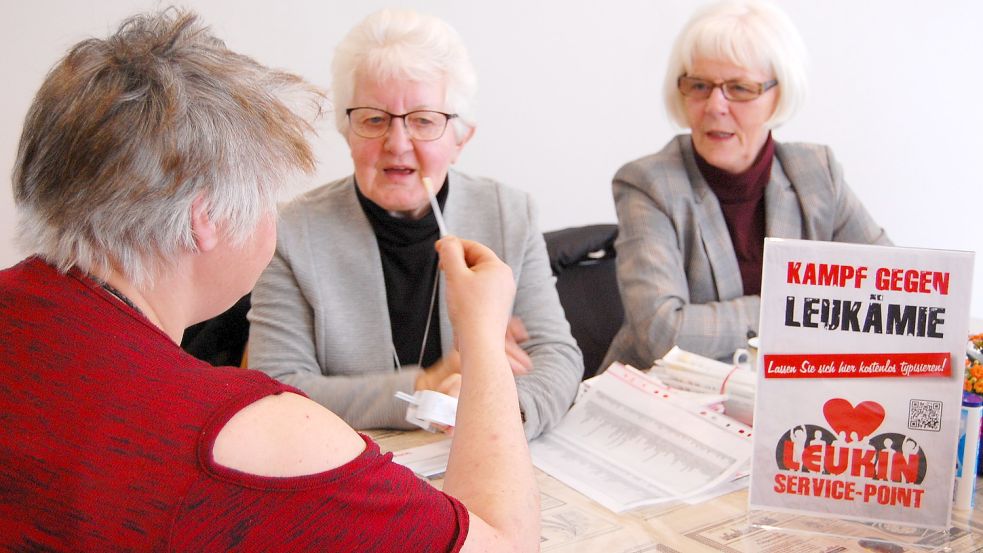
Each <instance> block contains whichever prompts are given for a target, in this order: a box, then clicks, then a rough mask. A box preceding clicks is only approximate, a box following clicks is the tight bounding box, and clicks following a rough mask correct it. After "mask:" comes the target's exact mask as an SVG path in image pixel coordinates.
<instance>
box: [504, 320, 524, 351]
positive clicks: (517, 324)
mask: <svg viewBox="0 0 983 553" xmlns="http://www.w3.org/2000/svg"><path fill="white" fill-rule="evenodd" d="M506 331H507V332H508V334H509V336H511V337H512V339H513V340H515V341H516V343H518V344H521V343H522V342H525V341H526V340H528V339H529V332H528V331H527V330H526V325H525V324H524V323H523V322H522V319H520V318H519V317H516V316H515V315H513V316H512V318H511V319H509V326H508V328H507V329H506Z"/></svg>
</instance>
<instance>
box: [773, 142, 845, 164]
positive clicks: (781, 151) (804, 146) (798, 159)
mask: <svg viewBox="0 0 983 553" xmlns="http://www.w3.org/2000/svg"><path fill="white" fill-rule="evenodd" d="M775 155H776V156H777V157H778V160H779V161H780V162H781V163H782V165H783V166H784V165H787V164H789V163H795V164H802V165H808V164H819V165H824V166H829V165H830V164H831V163H832V162H833V160H834V159H835V158H834V157H833V150H832V148H830V147H829V146H827V145H825V144H816V143H813V142H778V141H776V142H775Z"/></svg>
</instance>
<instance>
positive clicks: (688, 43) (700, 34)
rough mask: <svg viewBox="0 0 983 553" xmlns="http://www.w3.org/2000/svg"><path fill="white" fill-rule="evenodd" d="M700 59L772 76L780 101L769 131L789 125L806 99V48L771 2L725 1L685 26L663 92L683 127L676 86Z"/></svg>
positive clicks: (680, 97) (671, 112)
mask: <svg viewBox="0 0 983 553" xmlns="http://www.w3.org/2000/svg"><path fill="white" fill-rule="evenodd" d="M696 58H708V59H713V60H722V61H727V62H729V63H733V64H734V65H737V66H740V67H744V68H748V69H759V70H762V71H765V72H767V73H771V74H773V75H774V77H775V79H776V80H777V81H778V92H779V98H778V104H777V105H776V106H775V111H774V113H772V115H771V117H770V118H769V119H768V121H766V122H765V126H766V127H767V128H770V129H771V128H775V127H778V126H779V125H781V124H782V123H784V122H785V121H788V120H789V118H791V117H792V115H794V114H795V112H796V111H798V109H799V107H800V106H801V105H802V103H803V101H804V100H805V95H806V88H807V84H806V72H805V63H806V53H805V45H804V44H803V43H802V38H801V37H800V36H799V33H798V31H797V30H796V28H795V25H793V24H792V21H791V20H790V19H789V18H788V16H787V15H786V14H785V13H784V12H783V11H781V10H780V9H778V8H777V7H776V6H774V5H772V4H768V3H765V2H760V1H756V0H726V1H724V2H719V3H716V4H712V5H710V6H708V7H706V8H704V9H702V10H700V11H698V12H697V13H696V14H694V15H693V17H692V18H691V19H690V20H689V22H688V23H687V24H686V26H685V27H684V28H683V30H682V32H681V33H680V34H679V36H678V37H677V38H676V42H675V44H674V45H673V48H672V53H671V54H670V56H669V64H668V68H667V69H666V78H665V83H664V84H663V87H664V88H663V94H664V99H665V104H666V111H667V112H668V113H669V117H670V118H671V119H672V120H673V121H675V122H676V124H678V125H679V126H680V127H684V128H685V127H688V126H689V123H687V121H686V110H685V107H684V105H683V95H682V94H680V92H679V89H678V88H677V86H676V82H677V80H678V79H679V77H681V76H683V75H686V74H687V73H688V72H689V71H690V69H691V68H692V67H693V62H694V60H695V59H696Z"/></svg>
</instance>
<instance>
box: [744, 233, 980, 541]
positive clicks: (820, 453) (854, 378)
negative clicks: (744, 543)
mask: <svg viewBox="0 0 983 553" xmlns="http://www.w3.org/2000/svg"><path fill="white" fill-rule="evenodd" d="M972 270H973V254H972V253H969V252H955V251H942V250H924V249H913V248H892V247H881V246H865V245H855V244H841V243H830V242H817V241H802V240H783V239H771V238H769V239H767V240H766V241H765V256H764V266H763V274H762V286H761V289H762V293H761V318H760V323H759V328H760V349H759V358H758V363H757V367H758V382H757V397H756V400H755V415H754V436H753V440H754V457H753V462H752V469H751V484H750V486H751V488H750V506H751V508H752V509H767V510H777V511H794V512H804V513H808V514H810V515H815V516H827V517H835V518H842V519H851V520H864V521H878V522H890V523H897V524H905V525H911V526H920V527H929V528H943V527H947V526H948V525H949V522H950V514H951V506H952V492H953V478H954V469H955V459H956V442H957V439H958V432H959V412H960V406H961V397H962V378H963V369H964V358H965V351H966V337H967V326H968V321H969V311H968V309H969V301H970V290H971V283H972Z"/></svg>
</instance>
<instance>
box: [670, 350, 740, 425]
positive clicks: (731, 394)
mask: <svg viewBox="0 0 983 553" xmlns="http://www.w3.org/2000/svg"><path fill="white" fill-rule="evenodd" d="M652 374H653V375H655V376H658V377H659V379H660V380H662V381H663V382H665V383H666V384H668V385H669V386H671V387H672V388H676V389H679V390H688V391H691V392H703V393H713V394H723V395H725V396H726V399H725V400H724V412H725V413H727V415H729V416H731V417H733V418H735V419H737V420H739V421H741V422H743V423H744V424H751V423H752V421H753V418H754V389H755V380H756V379H757V376H756V375H755V373H753V372H751V371H749V370H747V369H744V368H740V367H735V366H734V365H728V364H727V363H721V362H720V361H717V360H714V359H709V358H707V357H703V356H701V355H697V354H695V353H691V352H688V351H685V350H682V349H679V348H678V347H673V348H672V349H671V350H669V353H666V355H665V357H663V358H662V359H659V360H658V361H656V362H655V366H653V367H652Z"/></svg>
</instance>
